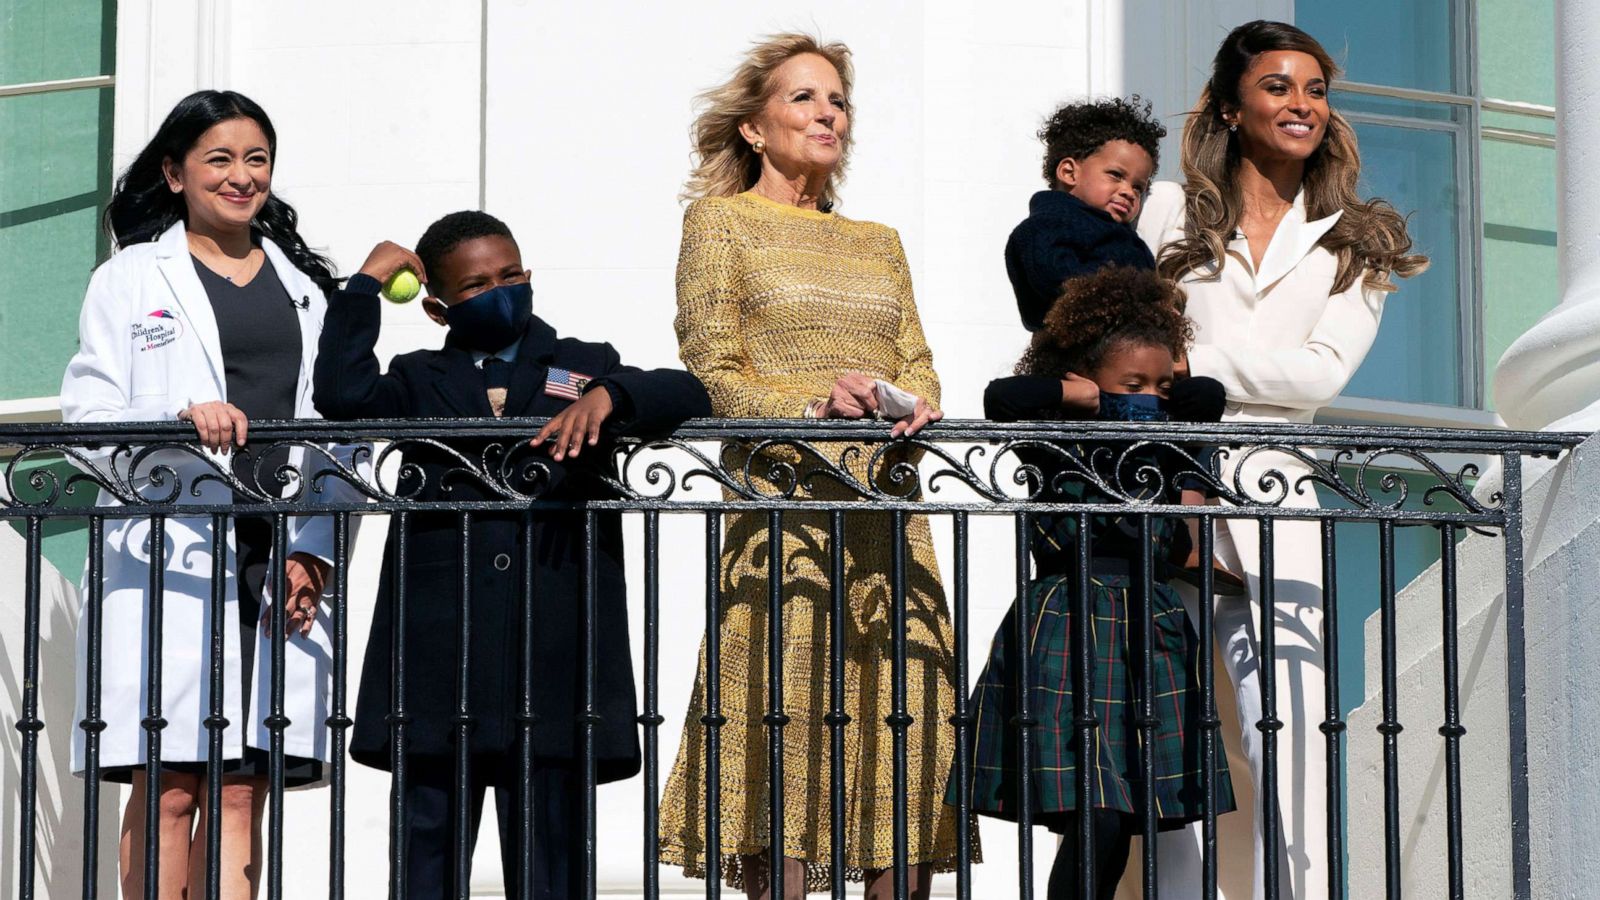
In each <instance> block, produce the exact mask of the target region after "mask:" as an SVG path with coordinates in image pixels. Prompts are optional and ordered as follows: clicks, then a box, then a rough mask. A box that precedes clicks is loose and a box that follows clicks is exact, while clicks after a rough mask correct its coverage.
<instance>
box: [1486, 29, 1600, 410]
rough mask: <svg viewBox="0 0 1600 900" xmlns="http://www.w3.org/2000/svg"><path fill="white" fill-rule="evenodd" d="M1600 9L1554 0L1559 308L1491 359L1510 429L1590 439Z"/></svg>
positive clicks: (1599, 173)
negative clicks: (1570, 433) (1572, 433)
mask: <svg viewBox="0 0 1600 900" xmlns="http://www.w3.org/2000/svg"><path fill="white" fill-rule="evenodd" d="M1597 48H1600V0H1556V54H1557V65H1556V173H1557V175H1556V183H1557V185H1558V186H1559V188H1560V191H1559V194H1558V200H1557V209H1558V214H1559V218H1558V223H1559V224H1558V230H1557V240H1558V245H1557V254H1558V256H1559V258H1560V265H1561V304H1560V305H1559V306H1557V307H1556V308H1555V309H1553V310H1551V311H1550V312H1549V313H1547V314H1546V315H1545V316H1544V317H1543V318H1542V319H1540V320H1539V321H1538V322H1537V323H1535V324H1534V326H1533V327H1532V328H1530V329H1528V332H1527V333H1526V334H1524V335H1522V337H1520V338H1518V339H1517V340H1516V341H1515V342H1514V343H1512V345H1511V346H1510V347H1509V348H1508V349H1507V350H1506V352H1505V355H1504V356H1502V357H1501V358H1500V366H1499V370H1498V372H1496V374H1495V379H1494V399H1495V407H1496V409H1498V410H1499V412H1500V415H1501V416H1502V417H1503V418H1504V419H1505V420H1506V423H1507V424H1509V425H1511V426H1512V427H1513V428H1527V429H1547V430H1552V431H1596V430H1600V55H1597V54H1596V53H1595V50H1596V49H1597Z"/></svg>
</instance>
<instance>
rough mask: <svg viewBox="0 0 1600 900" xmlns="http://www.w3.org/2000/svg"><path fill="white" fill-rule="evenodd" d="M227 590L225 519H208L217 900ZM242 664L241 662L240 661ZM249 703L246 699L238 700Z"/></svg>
mask: <svg viewBox="0 0 1600 900" xmlns="http://www.w3.org/2000/svg"><path fill="white" fill-rule="evenodd" d="M227 587H228V517H227V516H226V515H213V516H212V517H211V645H210V661H209V669H210V682H209V685H210V690H211V712H210V715H208V716H206V720H205V726H206V731H207V732H208V733H209V736H210V746H209V747H208V748H207V750H208V752H207V755H206V804H207V806H208V807H209V808H210V809H209V813H208V814H207V815H206V834H205V840H206V875H205V877H206V883H205V888H204V890H205V896H206V898H207V900H217V898H218V897H220V896H221V895H222V753H223V750H222V745H223V733H224V730H225V729H226V728H227V727H228V719H227V717H226V716H225V715H224V713H225V712H226V707H225V706H224V705H223V702H224V700H225V699H226V697H227V689H226V687H225V685H226V681H224V678H225V673H224V669H225V668H226V667H225V665H224V662H223V661H224V658H225V655H226V647H227V634H228V628H227V609H228V605H227V593H228V592H227ZM241 662H242V660H241ZM240 700H241V702H242V703H249V702H250V700H249V698H247V697H241V698H240Z"/></svg>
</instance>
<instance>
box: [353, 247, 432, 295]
mask: <svg viewBox="0 0 1600 900" xmlns="http://www.w3.org/2000/svg"><path fill="white" fill-rule="evenodd" d="M361 274H363V275H370V276H371V277H372V278H374V279H376V280H377V282H378V283H379V284H381V285H382V286H383V287H382V289H381V292H382V294H383V296H384V297H385V298H386V299H388V300H390V301H392V302H395V303H409V302H410V301H412V300H415V299H416V298H417V295H418V294H420V293H422V285H423V284H424V283H425V282H426V281H427V280H428V273H427V270H426V269H424V268H423V266H422V260H420V259H418V258H417V255H416V254H415V253H412V252H411V251H410V250H407V249H406V248H404V247H402V246H400V245H399V244H396V243H394V242H393V241H384V242H383V243H381V244H379V245H378V246H376V247H373V248H372V252H371V253H369V254H367V261H366V262H365V263H362V265H361Z"/></svg>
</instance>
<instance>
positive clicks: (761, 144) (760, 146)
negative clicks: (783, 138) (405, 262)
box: [750, 138, 767, 153]
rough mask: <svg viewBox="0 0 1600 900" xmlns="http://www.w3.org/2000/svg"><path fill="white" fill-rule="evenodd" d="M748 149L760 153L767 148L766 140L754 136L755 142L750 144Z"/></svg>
mask: <svg viewBox="0 0 1600 900" xmlns="http://www.w3.org/2000/svg"><path fill="white" fill-rule="evenodd" d="M750 149H751V150H754V151H755V152H757V153H761V152H762V151H764V150H766V149H767V142H766V141H763V140H762V139H761V138H756V140H755V143H753V144H751V145H750Z"/></svg>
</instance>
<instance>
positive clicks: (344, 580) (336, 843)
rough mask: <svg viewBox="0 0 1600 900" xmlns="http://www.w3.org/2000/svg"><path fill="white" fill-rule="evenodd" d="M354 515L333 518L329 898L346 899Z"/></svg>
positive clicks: (339, 514) (345, 513) (337, 514)
mask: <svg viewBox="0 0 1600 900" xmlns="http://www.w3.org/2000/svg"><path fill="white" fill-rule="evenodd" d="M349 612H350V514H349V513H347V512H341V513H334V514H333V616H332V621H331V622H330V623H329V624H330V625H332V626H333V709H332V711H331V713H330V714H329V716H328V723H327V724H328V730H329V732H330V734H329V737H330V738H331V739H332V741H333V753H332V756H333V762H332V765H333V787H332V790H331V791H330V796H329V797H328V821H329V825H330V827H331V828H332V830H333V834H332V835H330V837H331V839H332V844H333V845H332V847H330V848H329V850H330V853H329V856H328V896H329V897H330V898H332V900H343V898H344V849H345V833H344V830H345V814H344V801H345V770H344V747H345V738H346V733H347V732H348V731H349V730H350V726H351V725H352V724H353V723H352V722H351V721H350V716H349V715H348V714H347V713H346V711H345V702H346V695H347V693H348V688H349V685H348V681H349V678H350V662H349V657H350V622H349V618H348V616H349Z"/></svg>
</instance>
